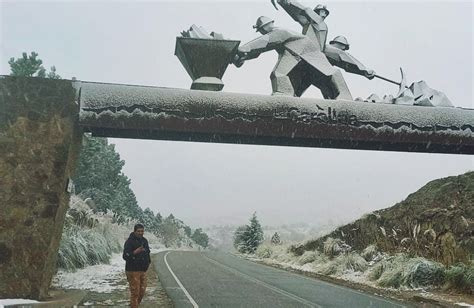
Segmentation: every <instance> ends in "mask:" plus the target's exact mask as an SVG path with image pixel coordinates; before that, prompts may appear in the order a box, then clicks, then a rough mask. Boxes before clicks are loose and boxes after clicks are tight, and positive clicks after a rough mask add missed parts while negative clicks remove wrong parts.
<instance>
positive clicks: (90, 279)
mask: <svg viewBox="0 0 474 308" xmlns="http://www.w3.org/2000/svg"><path fill="white" fill-rule="evenodd" d="M164 250H167V249H163V248H153V249H151V253H152V254H155V253H158V252H160V251H164ZM123 279H125V261H124V260H123V259H122V254H121V253H115V254H113V255H112V257H111V259H110V264H99V265H91V266H88V267H85V268H82V269H79V270H77V271H75V272H67V271H64V270H59V271H58V273H57V274H56V276H55V277H54V278H53V286H55V287H58V288H61V289H80V290H88V291H94V292H98V293H110V292H112V291H114V290H123V289H125V288H127V286H126V285H119V284H117V282H119V281H121V280H123Z"/></svg>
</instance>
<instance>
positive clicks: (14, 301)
mask: <svg viewBox="0 0 474 308" xmlns="http://www.w3.org/2000/svg"><path fill="white" fill-rule="evenodd" d="M37 303H39V302H38V301H34V300H31V299H22V298H5V299H0V308H3V307H5V306H9V305H28V304H37Z"/></svg>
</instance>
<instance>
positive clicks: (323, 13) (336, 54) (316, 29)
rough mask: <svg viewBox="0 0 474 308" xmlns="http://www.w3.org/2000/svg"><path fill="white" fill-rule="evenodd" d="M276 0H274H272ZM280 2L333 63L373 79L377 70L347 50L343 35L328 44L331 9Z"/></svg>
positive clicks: (347, 45)
mask: <svg viewBox="0 0 474 308" xmlns="http://www.w3.org/2000/svg"><path fill="white" fill-rule="evenodd" d="M272 1H274V0H272ZM277 2H278V4H279V5H280V6H281V7H282V8H283V9H284V10H285V11H286V12H287V13H288V14H289V15H290V16H291V18H293V19H294V20H295V21H296V22H298V23H299V24H300V25H301V26H302V27H303V34H305V35H307V36H308V37H309V38H311V39H312V40H313V41H314V42H315V43H316V44H319V47H320V50H321V51H322V52H324V54H326V56H327V58H328V60H329V62H330V63H331V64H332V65H336V66H338V67H341V68H342V69H344V70H345V71H347V72H350V73H354V74H359V75H363V76H365V77H367V78H368V79H373V78H374V77H375V72H374V71H372V70H368V69H367V68H365V66H364V65H363V64H362V63H360V62H359V61H358V60H357V59H355V58H354V57H353V56H352V55H350V54H349V53H347V52H346V50H348V49H349V43H348V42H347V39H346V38H345V37H343V36H337V37H335V38H334V40H332V41H331V42H330V43H329V45H328V44H326V39H327V32H328V27H327V25H326V23H325V19H326V17H327V16H328V15H329V10H328V9H327V8H326V6H324V5H321V4H318V5H317V6H316V7H315V8H314V10H312V9H311V8H309V7H305V6H303V5H301V4H300V3H298V2H297V1H291V0H277Z"/></svg>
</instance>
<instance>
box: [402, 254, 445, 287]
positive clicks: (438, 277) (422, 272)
mask: <svg viewBox="0 0 474 308" xmlns="http://www.w3.org/2000/svg"><path fill="white" fill-rule="evenodd" d="M444 271H445V268H444V266H443V265H442V264H440V263H437V262H432V261H428V260H426V259H424V258H415V259H411V260H410V261H409V262H408V266H407V267H405V271H404V277H403V283H404V284H405V285H407V286H410V287H413V288H417V287H426V286H432V285H433V286H437V285H440V284H442V283H443V281H444Z"/></svg>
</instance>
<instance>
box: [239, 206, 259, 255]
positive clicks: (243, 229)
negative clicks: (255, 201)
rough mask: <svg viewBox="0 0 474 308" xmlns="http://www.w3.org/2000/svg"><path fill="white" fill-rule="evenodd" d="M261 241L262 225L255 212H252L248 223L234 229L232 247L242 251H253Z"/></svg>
mask: <svg viewBox="0 0 474 308" xmlns="http://www.w3.org/2000/svg"><path fill="white" fill-rule="evenodd" d="M262 242H263V230H262V226H261V225H260V222H259V221H258V219H257V214H256V213H253V215H252V218H250V225H245V226H240V227H238V228H237V230H236V231H235V233H234V247H235V249H237V250H238V251H239V252H242V253H254V252H255V251H256V250H257V247H258V246H259V245H260V244H261V243H262Z"/></svg>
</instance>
